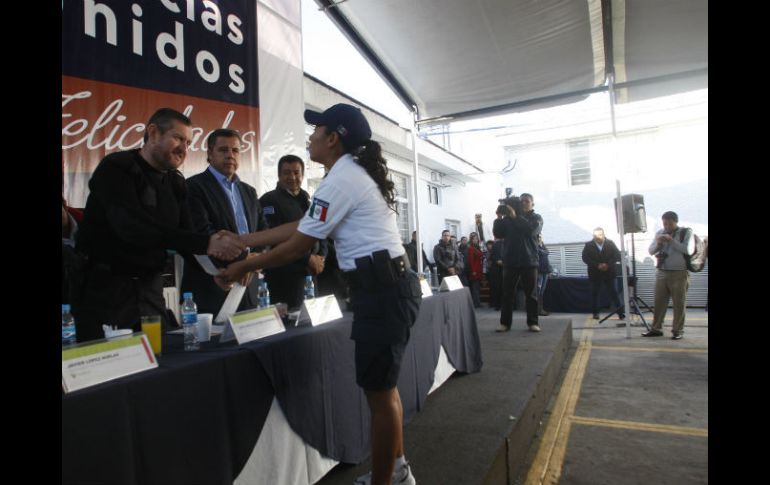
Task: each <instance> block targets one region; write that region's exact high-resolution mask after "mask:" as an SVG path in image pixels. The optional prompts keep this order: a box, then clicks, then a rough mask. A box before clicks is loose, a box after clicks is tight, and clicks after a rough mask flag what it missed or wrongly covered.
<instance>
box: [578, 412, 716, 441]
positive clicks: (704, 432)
mask: <svg viewBox="0 0 770 485" xmlns="http://www.w3.org/2000/svg"><path fill="white" fill-rule="evenodd" d="M570 420H571V421H572V422H573V423H577V424H583V425H587V426H604V427H607V428H619V429H633V430H638V431H652V432H655V433H670V434H683V435H686V436H702V437H704V438H708V435H709V431H708V429H704V428H690V427H687V426H672V425H668V424H653V423H640V422H638V421H618V420H615V419H600V418H586V417H583V416H572V417H570Z"/></svg>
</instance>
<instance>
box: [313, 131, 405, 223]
mask: <svg viewBox="0 0 770 485" xmlns="http://www.w3.org/2000/svg"><path fill="white" fill-rule="evenodd" d="M324 128H325V131H326V133H327V134H331V133H332V130H330V129H329V127H328V126H327V127H324ZM342 146H343V147H345V150H346V152H347V153H350V154H351V155H353V158H354V159H355V160H356V163H358V164H359V165H361V166H362V167H364V170H366V173H368V174H369V176H370V177H371V178H372V180H374V183H376V184H377V187H378V188H379V189H380V193H381V194H382V197H383V198H384V199H385V203H386V204H388V207H390V209H391V210H393V211H395V212H396V213H398V209H397V208H396V189H395V187H396V185H395V184H394V183H393V181H392V180H390V179H389V178H388V161H387V160H385V159H384V158H382V147H381V146H380V144H379V143H377V142H376V141H374V140H371V139H370V140H366V141H365V142H364V143H363V144H362V145H361V146H359V147H349V146H346V145H345V144H344V143H343V144H342Z"/></svg>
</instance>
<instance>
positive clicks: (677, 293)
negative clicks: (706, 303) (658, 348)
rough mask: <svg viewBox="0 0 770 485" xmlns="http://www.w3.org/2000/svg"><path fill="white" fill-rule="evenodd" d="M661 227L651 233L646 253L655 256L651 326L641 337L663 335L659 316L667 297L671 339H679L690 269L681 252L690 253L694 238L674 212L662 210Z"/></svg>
mask: <svg viewBox="0 0 770 485" xmlns="http://www.w3.org/2000/svg"><path fill="white" fill-rule="evenodd" d="M661 219H662V222H663V229H661V230H659V231H658V232H656V233H655V239H654V240H653V241H652V244H650V249H649V251H650V254H652V255H654V256H655V257H656V258H657V259H658V264H657V265H656V267H657V268H658V270H657V271H656V273H655V313H654V316H653V319H652V328H651V329H650V330H649V331H647V332H644V333H643V334H642V336H643V337H660V336H662V335H663V320H664V319H665V318H666V310H667V309H668V300H669V298H670V299H671V300H672V301H673V307H674V323H673V329H672V337H671V338H672V339H673V340H679V339H681V338H682V336H683V334H684V317H685V304H686V303H687V289H688V288H689V287H690V273H689V271H688V270H687V265H686V264H685V260H684V256H685V254H692V252H693V249H694V247H695V241H694V239H693V237H692V230H690V229H687V228H680V227H679V226H678V225H677V224H678V223H679V216H677V215H676V212H672V211H668V212H664V213H663V215H662V216H661Z"/></svg>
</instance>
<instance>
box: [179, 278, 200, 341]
mask: <svg viewBox="0 0 770 485" xmlns="http://www.w3.org/2000/svg"><path fill="white" fill-rule="evenodd" d="M183 296H184V301H183V302H182V328H183V329H184V349H185V350H186V351H190V350H198V349H199V348H200V344H199V343H198V307H197V306H196V305H195V302H194V301H193V294H192V292H189V291H186V292H185V293H184V295H183Z"/></svg>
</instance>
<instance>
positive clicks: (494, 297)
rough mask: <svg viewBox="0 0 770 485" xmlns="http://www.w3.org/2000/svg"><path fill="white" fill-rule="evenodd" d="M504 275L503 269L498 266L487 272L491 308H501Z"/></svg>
mask: <svg viewBox="0 0 770 485" xmlns="http://www.w3.org/2000/svg"><path fill="white" fill-rule="evenodd" d="M502 273H503V271H502V268H501V267H499V266H497V265H495V267H493V268H490V269H489V271H488V272H487V280H488V281H489V306H490V307H492V308H500V289H501V287H502Z"/></svg>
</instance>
